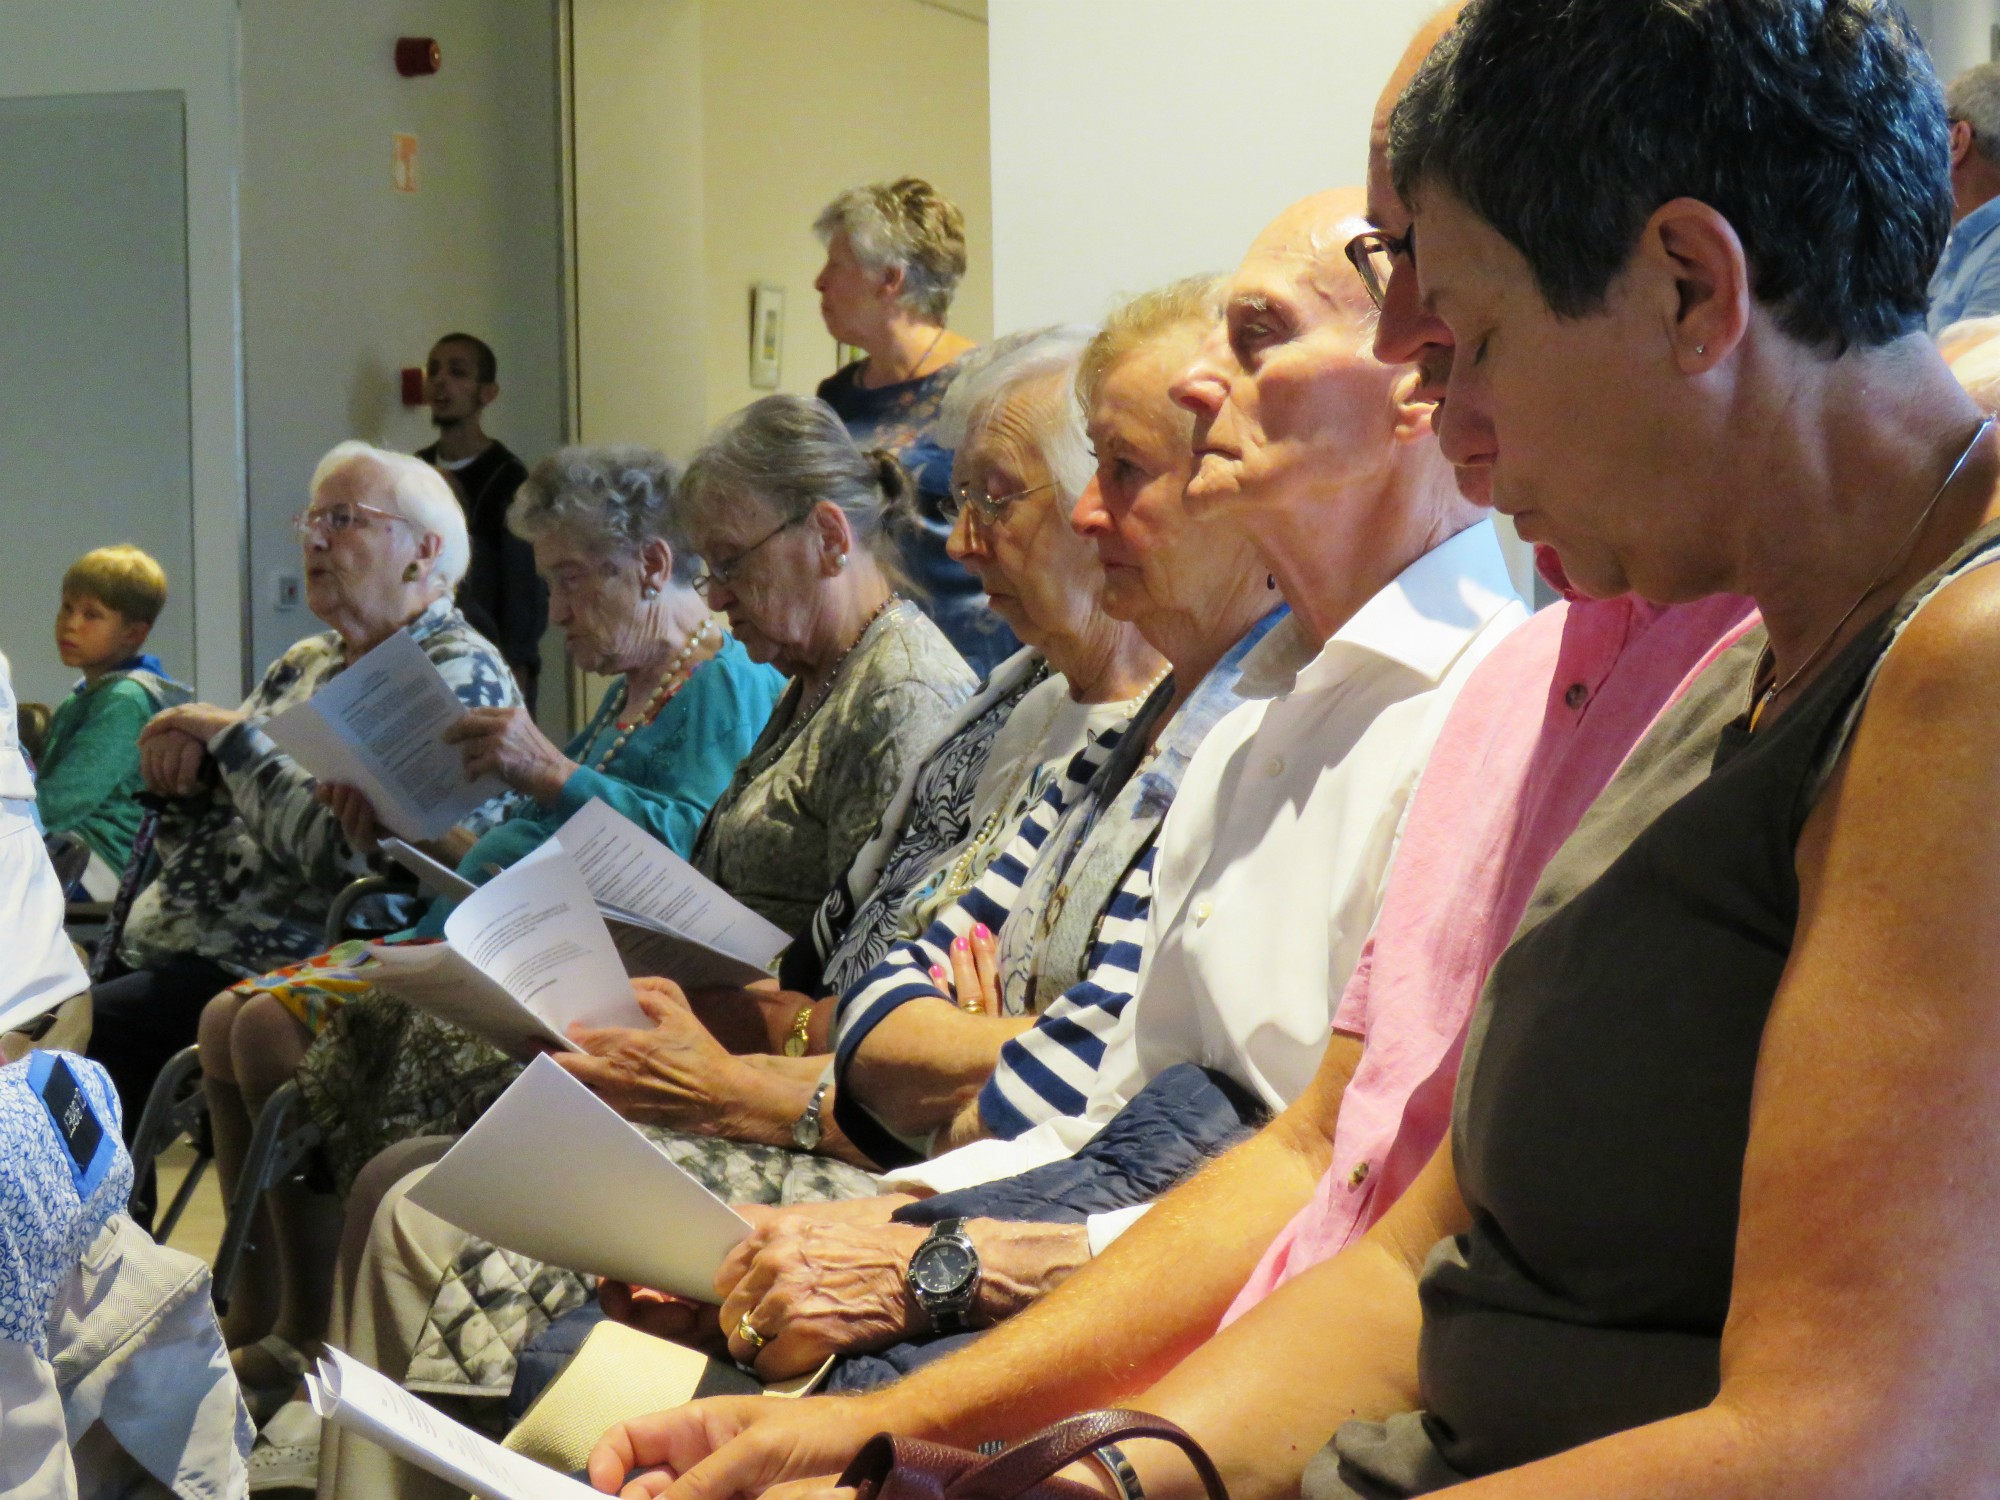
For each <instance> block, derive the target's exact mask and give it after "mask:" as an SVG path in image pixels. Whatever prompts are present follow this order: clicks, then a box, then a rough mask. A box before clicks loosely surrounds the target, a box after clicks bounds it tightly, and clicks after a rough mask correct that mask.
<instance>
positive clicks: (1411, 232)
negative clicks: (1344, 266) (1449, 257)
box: [1347, 224, 1417, 308]
mask: <svg viewBox="0 0 2000 1500" xmlns="http://www.w3.org/2000/svg"><path fill="white" fill-rule="evenodd" d="M1398 256H1404V257H1406V258H1408V259H1409V261H1410V263H1411V264H1412V265H1414V264H1415V263H1416V258H1417V226H1416V225H1414V224H1412V225H1411V226H1410V227H1409V228H1408V229H1406V230H1405V231H1404V232H1403V233H1401V234H1389V233H1387V232H1386V231H1384V230H1380V229H1364V230H1363V231H1362V232H1361V233H1360V234H1357V235H1356V236H1355V237H1354V238H1353V239H1351V240H1349V241H1348V242H1347V259H1348V261H1349V263H1350V264H1351V265H1353V267H1354V274H1355V275H1357V276H1359V277H1360V278H1361V284H1362V286H1364V287H1366V288H1367V290H1368V295H1369V296H1370V297H1372V298H1373V299H1374V300H1375V305H1376V306H1377V307H1378V308H1379V307H1380V306H1381V305H1382V303H1383V301H1384V300H1385V299H1386V298H1387V297H1388V295H1389V277H1390V274H1391V273H1392V272H1394V271H1395V269H1396V257H1398Z"/></svg>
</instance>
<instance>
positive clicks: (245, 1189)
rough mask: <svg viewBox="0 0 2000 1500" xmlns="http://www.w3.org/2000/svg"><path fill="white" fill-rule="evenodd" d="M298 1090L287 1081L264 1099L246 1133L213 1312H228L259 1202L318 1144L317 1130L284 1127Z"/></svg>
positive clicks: (215, 1284) (308, 1125) (217, 1256)
mask: <svg viewBox="0 0 2000 1500" xmlns="http://www.w3.org/2000/svg"><path fill="white" fill-rule="evenodd" d="M299 1104H300V1094H299V1086H298V1084H296V1083H287V1084H285V1085H284V1086H283V1087H281V1088H280V1089H278V1091H277V1092H276V1093H274V1094H272V1095H271V1097H270V1098H269V1099H267V1100H265V1101H264V1108H263V1109H262V1110H261V1111H260V1112H259V1113H258V1115H257V1126H256V1129H255V1130H253V1131H252V1132H251V1134H250V1149H249V1151H248V1152H247V1153H246V1154H245V1156H244V1159H243V1175H242V1177H241V1178H240V1179H239V1180H238V1181H237V1184H236V1192H235V1194H234V1195H233V1196H232V1197H231V1199H230V1202H229V1222H228V1225H227V1227H225V1228H224V1230H223V1232H222V1245H221V1247H220V1248H219V1249H218V1250H217V1251H216V1253H215V1275H214V1280H213V1287H214V1298H215V1308H216V1311H217V1312H227V1311H228V1310H229V1294H230V1292H231V1291H232V1290H233V1289H234V1287H235V1285H236V1273H237V1271H238V1270H240V1269H241V1267H242V1261H243V1252H244V1250H245V1249H246V1248H248V1246H249V1241H250V1225H251V1223H252V1222H253V1221H254V1220H255V1219H256V1217H257V1204H258V1201H259V1200H260V1199H261V1198H262V1197H263V1196H264V1193H265V1192H266V1190H268V1189H269V1188H272V1187H275V1186H276V1185H277V1184H278V1183H280V1182H282V1181H284V1179H285V1178H286V1177H287V1176H288V1175H289V1174H290V1173H291V1172H292V1170H293V1169H294V1168H296V1167H297V1166H298V1164H299V1162H300V1161H301V1160H303V1159H304V1157H305V1155H306V1153H307V1152H308V1151H311V1150H312V1149H313V1147H315V1146H317V1145H318V1144H319V1140H320V1132H319V1127H318V1126H317V1125H314V1124H313V1123H312V1122H311V1121H309V1120H308V1121H306V1122H305V1123H304V1124H301V1125H299V1126H297V1127H296V1128H294V1129H293V1130H291V1131H290V1133H287V1132H286V1129H285V1126H286V1124H287V1122H288V1121H290V1120H291V1118H292V1116H293V1115H294V1114H295V1113H297V1112H298V1109H299Z"/></svg>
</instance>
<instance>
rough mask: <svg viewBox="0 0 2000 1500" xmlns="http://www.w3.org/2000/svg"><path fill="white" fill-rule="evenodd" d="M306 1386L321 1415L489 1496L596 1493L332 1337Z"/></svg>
mask: <svg viewBox="0 0 2000 1500" xmlns="http://www.w3.org/2000/svg"><path fill="white" fill-rule="evenodd" d="M306 1394H307V1395H308V1397H310V1399H311V1401H312V1408H313V1410H314V1411H316V1412H318V1413H319V1415H320V1416H321V1417H323V1418H325V1419H326V1420H327V1421H329V1422H338V1423H339V1424H340V1425H341V1426H342V1427H345V1428H347V1429H348V1430H349V1431H351V1432H355V1433H357V1434H359V1435H360V1436H362V1437H365V1438H367V1439H368V1440H369V1441H370V1442H372V1443H379V1444H381V1446H383V1447H384V1448H387V1449H388V1450H389V1451H390V1452H391V1453H394V1454H396V1455H397V1456H398V1457H400V1458H405V1459H408V1460H409V1461H410V1462H411V1463H413V1464H415V1465H416V1466H417V1467H418V1468H420V1469H424V1470H426V1471H428V1472H430V1473H432V1474H436V1475H438V1476H439V1477H440V1478H442V1479H448V1480H450V1481H451V1482H452V1483H453V1484H456V1485H458V1486H460V1487H461V1488H463V1489H468V1490H471V1491H472V1492H473V1493H474V1494H476V1495H484V1496H487V1497H489V1500H599V1497H598V1495H597V1491H596V1490H594V1489H592V1488H591V1487H590V1486H589V1485H587V1484H580V1483H578V1482H577V1481H576V1480H574V1479H571V1478H569V1477H568V1476H567V1475H564V1474H558V1473H556V1472H555V1470H553V1469H545V1468H543V1467H542V1466H541V1465H540V1464H538V1463H536V1462H535V1461H534V1460H533V1459H532V1458H524V1457H522V1456H521V1455H520V1454H518V1453H510V1452H508V1451H507V1450H506V1449H505V1448H502V1447H501V1446H500V1445H499V1444H498V1443H496V1442H493V1441H492V1440H491V1439H489V1438H485V1437H481V1436H480V1435H479V1434H478V1433H476V1432H474V1431H473V1430H472V1429H471V1428H469V1427H466V1426H464V1425H463V1424H461V1423H459V1422H454V1421H453V1420H452V1419H451V1418H450V1417H447V1416H446V1415H445V1414H444V1413H443V1412H441V1411H438V1410H436V1409H435V1408H433V1407H431V1406H428V1405H426V1404H425V1403H424V1402H422V1401H419V1400H418V1399H417V1398H416V1397H415V1396H412V1395H411V1394H410V1393H409V1392H408V1391H406V1390H404V1389H403V1388H402V1387H401V1386H399V1385H397V1384H396V1383H395V1382H394V1381H393V1380H390V1379H388V1378H387V1377H386V1376H384V1375H380V1374H378V1373H376V1372H375V1371H374V1370H371V1369H369V1368H368V1366H366V1365H364V1364H362V1363H361V1361H359V1360H357V1359H353V1358H350V1357H349V1356H348V1355H346V1354H343V1353H342V1352H341V1351H340V1350H338V1349H335V1348H333V1347H332V1346H331V1345H329V1346H328V1348H327V1351H326V1354H325V1356H324V1357H323V1358H322V1359H321V1360H320V1362H319V1368H318V1369H317V1370H315V1371H313V1372H312V1373H310V1374H308V1375H307V1376H306Z"/></svg>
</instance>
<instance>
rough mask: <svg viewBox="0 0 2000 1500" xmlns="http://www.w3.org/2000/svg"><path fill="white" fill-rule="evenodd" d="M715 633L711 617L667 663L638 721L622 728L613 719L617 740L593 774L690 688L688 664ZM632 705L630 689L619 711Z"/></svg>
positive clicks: (599, 760) (621, 725)
mask: <svg viewBox="0 0 2000 1500" xmlns="http://www.w3.org/2000/svg"><path fill="white" fill-rule="evenodd" d="M715 633H716V626H715V616H714V615H710V616H709V617H708V618H707V619H705V620H703V621H702V622H701V629H699V630H697V631H696V632H695V633H694V634H693V635H691V636H689V637H688V640H687V644H686V645H685V646H683V647H681V649H680V654H679V655H678V656H676V657H675V658H674V659H673V660H672V661H670V662H668V663H667V670H666V671H664V672H662V673H661V674H660V685H659V686H658V687H656V688H654V689H653V696H652V697H650V698H648V699H647V700H646V706H645V707H644V708H643V709H641V710H640V711H639V717H638V718H636V719H634V720H633V721H632V722H631V723H629V724H621V723H619V722H618V720H617V719H616V718H615V717H614V718H613V720H612V726H611V727H612V728H614V729H616V730H617V731H618V735H617V738H615V739H613V740H612V742H611V743H610V744H609V745H606V746H605V747H604V751H603V753H602V754H600V755H599V756H598V757H597V764H596V765H594V766H592V767H591V769H592V770H593V771H601V770H603V769H604V768H605V767H606V766H608V765H610V764H611V761H612V758H613V757H614V756H616V755H617V754H618V752H619V751H620V750H623V749H624V748H625V742H626V741H627V740H629V739H631V738H632V736H633V735H634V734H636V733H638V732H639V731H640V730H641V729H643V728H645V727H646V726H647V725H648V724H650V723H652V722H653V720H655V719H657V718H658V717H659V716H660V712H661V710H663V709H664V708H665V707H666V706H667V704H668V703H670V702H671V701H672V700H673V696H674V694H675V693H678V692H679V691H680V690H681V689H682V688H684V687H686V686H687V681H688V679H689V678H690V677H692V676H694V667H693V666H691V665H689V663H690V662H691V661H692V660H693V658H694V654H695V652H697V651H699V650H700V649H701V647H702V644H703V642H705V641H708V640H710V639H711V638H712V637H713V636H714V635H715ZM631 701H632V693H631V689H630V687H627V689H626V691H625V702H624V703H622V704H620V705H619V707H620V708H621V709H623V708H629V707H631Z"/></svg>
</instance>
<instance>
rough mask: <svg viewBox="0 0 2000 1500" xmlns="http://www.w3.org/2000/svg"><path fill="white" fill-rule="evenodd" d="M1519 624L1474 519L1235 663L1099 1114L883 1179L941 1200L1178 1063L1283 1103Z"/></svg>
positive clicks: (1172, 840)
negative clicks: (1482, 673)
mask: <svg viewBox="0 0 2000 1500" xmlns="http://www.w3.org/2000/svg"><path fill="white" fill-rule="evenodd" d="M1527 617H1528V615H1527V609H1526V607H1525V606H1524V605H1523V604H1522V602H1521V600H1520V597H1519V596H1518V595H1517V594H1516V593H1515V592H1514V588H1513V585H1512V583H1511V581H1510V580H1509V577H1508V574H1507V568H1506V562H1505V559H1504V558H1503V557H1502V556H1501V553H1500V545H1499V541H1498V538H1497V537H1496V536H1495V535H1494V531H1493V525H1492V522H1490V521H1482V522H1480V523H1479V524H1477V525H1474V526H1471V527H1468V528H1467V529H1465V530H1464V531H1461V532H1459V533H1458V535H1456V536H1454V537H1452V538H1451V539H1450V540H1448V541H1446V542H1444V543H1442V544H1440V545H1439V546H1437V547H1435V548H1433V549H1432V550H1431V551H1429V552H1428V553H1426V554H1425V555H1424V556H1422V557H1420V558H1418V559H1417V560H1416V561H1415V562H1413V563H1411V564H1410V565H1409V566H1408V567H1407V568H1405V569H1404V570H1403V571H1402V572H1401V573H1400V574H1398V575H1397V577H1396V578H1395V580H1394V581H1393V582H1391V583H1390V584H1389V585H1388V586H1387V587H1385V588H1383V589H1382V590H1381V591H1380V592H1379V593H1377V594H1376V595H1375V596H1374V597H1373V598H1372V599H1370V600H1369V601H1368V602H1367V603H1366V604H1364V605H1363V606H1362V607H1361V608H1360V609H1359V610H1358V611H1356V612H1355V614H1354V616H1353V618H1351V619H1350V620H1348V621H1347V623H1346V624H1345V625H1343V626H1341V628H1340V629H1339V630H1337V631H1336V632H1334V634H1333V636H1332V638H1331V639H1330V640H1328V641H1327V642H1326V644H1325V645H1324V646H1323V647H1319V648H1317V649H1316V648H1315V647H1314V645H1313V643H1312V642H1311V641H1310V640H1309V639H1308V638H1307V637H1305V635H1304V634H1303V633H1302V631H1301V630H1300V628H1299V626H1298V625H1297V622H1296V617H1293V618H1292V619H1288V620H1285V621H1283V622H1281V623H1280V624H1279V625H1278V626H1277V627H1276V628H1274V629H1273V630H1272V632H1271V633H1270V635H1268V636H1266V637H1265V639H1264V640H1263V641H1261V642H1260V643H1259V644H1258V646H1257V648H1256V649H1255V650H1254V651H1252V652H1251V654H1250V656H1249V657H1248V659H1247V660H1246V661H1245V663H1244V675H1243V679H1242V682H1241V684H1240V685H1239V691H1241V692H1242V693H1243V694H1244V696H1246V697H1250V698H1253V699H1254V701H1251V702H1248V703H1245V704H1244V705H1243V706H1242V707H1240V708H1237V709H1235V710H1234V711H1232V712H1231V713H1229V714H1228V715H1226V716H1225V717H1224V718H1223V719H1222V720H1221V721H1220V722H1219V723H1218V724H1217V725H1216V726H1215V728H1214V729H1213V730H1211V731H1210V732H1209V734H1208V737H1207V738H1206V739H1205V740H1203V741H1202V744H1201V748H1200V749H1199V750H1198V751H1197V752H1196V753H1195V756H1194V759H1193V760H1192V761H1191V762H1190V763H1189V766H1188V769H1187V774H1186V776H1185V777H1184V778H1183V780H1182V783H1181V787H1180V791H1179V794H1178V795H1177V796H1176V797H1175V799H1174V804H1173V807H1172V808H1171V809H1170V810H1169V811H1168V813H1167V817H1166V821H1165V823H1164V824H1163V825H1162V827H1161V830H1160V838H1159V854H1158V859H1157V862H1156V865H1155V869H1154V891H1153V903H1152V910H1151V914H1150V916H1149V918H1148V928H1149V930H1148V935H1147V943H1146V960H1145V966H1144V968H1143V969H1142V970H1141V973H1140V976H1139V985H1138V992H1137V995H1136V997H1135V998H1134V1000H1133V1001H1132V1003H1131V1004H1130V1005H1129V1006H1127V1007H1126V1009H1125V1012H1124V1014H1123V1016H1122V1017H1121V1018H1120V1022H1119V1026H1118V1029H1117V1032H1116V1033H1115V1034H1114V1035H1113V1036H1112V1037H1111V1038H1109V1045H1108V1047H1107V1051H1106V1055H1105V1058H1104V1064H1103V1066H1102V1067H1101V1068H1100V1069H1099V1071H1098V1075H1097V1080H1096V1086H1095V1088H1094V1090H1093V1092H1092V1095H1091V1102H1090V1105H1089V1107H1088V1109H1087V1110H1086V1111H1085V1112H1084V1114H1083V1115H1082V1116H1080V1117H1077V1118H1065V1119H1059V1120H1051V1121H1048V1122H1046V1123H1045V1124H1042V1125H1039V1126H1037V1127H1036V1128H1035V1129H1033V1130H1031V1131H1029V1132H1027V1133H1026V1134H1024V1135H1022V1136H1020V1137H1018V1138H1017V1139H1015V1140H1011V1141H978V1142H974V1143H973V1144H972V1145H970V1146H967V1147H964V1148H962V1149H960V1150H958V1151H954V1152H951V1153H949V1154H947V1155H945V1156H942V1157H939V1158H938V1159H937V1160H936V1161H933V1162H927V1163H923V1164H920V1165H919V1166H916V1167H912V1168H909V1169H906V1170H904V1171H902V1172H898V1173H895V1174H892V1176H891V1178H890V1179H888V1180H889V1182H890V1183H891V1184H892V1185H893V1184H902V1183H911V1184H921V1185H923V1186H926V1187H929V1188H931V1189H932V1190H934V1191H939V1192H945V1191H950V1190H951V1189H954V1188H958V1187H965V1186H970V1185H972V1184H974V1183H980V1182H991V1181H994V1180H996V1179H997V1178H1000V1177H1005V1176H1011V1175H1013V1174H1014V1173H1017V1172H1022V1171H1026V1170H1028V1169H1030V1168H1032V1167H1036V1166H1040V1165H1042V1164H1043V1163H1045V1162H1049V1161H1054V1160H1059V1159H1060V1158H1062V1157H1065V1156H1068V1155H1070V1154H1072V1153H1073V1152H1074V1151H1075V1150H1076V1149H1077V1148H1078V1147H1080V1146H1081V1145H1082V1144H1083V1143H1084V1142H1085V1141H1087V1140H1088V1139H1089V1138H1090V1137H1091V1136H1092V1135H1094V1134H1095V1133H1096V1131H1097V1130H1098V1129H1099V1128H1100V1127H1102V1126H1103V1125H1104V1124H1105V1123H1106V1122H1107V1121H1108V1120H1110V1119H1111V1117H1112V1116H1113V1115H1115V1114H1116V1113H1117V1112H1118V1111H1119V1110H1120V1109H1122V1108H1123V1107H1124V1105H1125V1103H1126V1102H1127V1101H1128V1100H1129V1099H1130V1098H1131V1097H1132V1096H1133V1095H1134V1094H1136V1093H1137V1092H1138V1091H1139V1090H1140V1089H1141V1088H1143V1087H1144V1086H1145V1084H1146V1083H1147V1081H1148V1080H1150V1079H1151V1078H1153V1077H1154V1076H1155V1075H1157V1074H1158V1073H1160V1072H1162V1071H1164V1070H1165V1069H1166V1068H1168V1067H1171V1066H1173V1065H1174V1064H1176V1063H1182V1062H1194V1063H1199V1064H1201V1065H1202V1066H1204V1067H1209V1068H1213V1069H1216V1070H1218V1071H1220V1072H1224V1073H1227V1074H1228V1075H1229V1076H1230V1077H1231V1078H1233V1079H1235V1080H1236V1081H1237V1082H1238V1083H1240V1084H1242V1085H1243V1086H1244V1087H1246V1088H1248V1089H1250V1090H1252V1091H1253V1092H1255V1093H1256V1094H1257V1095H1258V1096H1260V1097H1261V1098H1262V1099H1263V1100H1264V1102H1265V1103H1266V1104H1267V1105H1269V1106H1270V1107H1271V1108H1273V1109H1281V1108H1283V1107H1284V1106H1285V1105H1286V1104H1287V1103H1289V1102H1290V1101H1291V1100H1292V1099H1294V1098H1296V1097H1297V1096H1298V1094H1299V1093H1300V1092H1302V1091H1303V1090H1304V1088H1305V1086H1306V1084H1307V1082H1308V1081H1309V1080H1310V1079H1311V1078H1312V1075H1313V1071H1314V1069H1315V1068H1317V1066H1318V1064H1319V1059H1320V1054H1321V1053H1322V1052H1323V1051H1324V1050H1325V1047H1326V1039H1327V1034H1328V1032H1329V1030H1330V1028H1331V1026H1332V1022H1333V1008H1334V1004H1335V1002H1336V1001H1337V999H1338V997H1339V995H1340V993H1341V990H1342V988H1343V987H1344V986H1345V984H1346V983H1347V978H1348V975H1349V973H1350V972H1351V971H1352V970H1353V968H1354V964H1355V962H1356V960H1357V959H1358V958H1359V957H1360V954H1361V948H1362V944H1363V942H1364V941H1365V940H1366V939H1367V936H1368V932H1369V929H1370V928H1371V927H1372V926H1373V925H1374V921H1375V914H1376V911H1377V909H1378V908H1379V907H1380V904H1381V899H1382V891H1383V887H1384V885H1385V883H1386V881H1387V877H1388V869H1389V859H1390V856H1391V855H1392V854H1393V853H1394V852H1395V845H1396V836H1397V833H1398V831H1399V829H1400V827H1401V824H1402V818H1403V813H1404V810H1405V809H1406V808H1407V806H1408V805H1409V799H1410V793H1411V792H1412V791H1413V790H1414V789H1415V787H1416V783H1417V778H1418V776H1419V774H1420V773H1421V772H1422V770H1423V766H1424V762H1425V760H1426V759H1427V758H1428V757H1429V755H1430V750H1431V746H1432V744H1433V743H1434V742H1435V740H1436V738H1437V734H1438V730H1439V729H1440V727H1441V726H1442V725H1443V723H1444V719H1445V716H1446V715H1447V713H1448V712H1449V711H1450V708H1451V704H1452V702H1453V700H1454V699H1455V698H1456V697H1457V695H1458V692H1459V689H1460V688H1461V687H1462V686H1463V685H1464V683H1465V680H1466V678H1467V677H1468V676H1470V675H1471V673H1472V670H1473V668H1474V667H1475V666H1477V665H1478V664H1479V662H1480V661H1482V660H1483V659H1484V658H1485V656H1486V654H1487V652H1489V651H1491V650H1492V649H1493V647H1494V646H1496V645H1498V644H1499V643H1500V641H1501V640H1502V639H1504V638H1505V637H1506V635H1507V634H1508V633H1509V632H1510V631H1512V630H1513V629H1515V627H1517V626H1518V625H1520V624H1521V623H1522V622H1523V621H1525V620H1526V619H1527ZM1266 695H1268V696H1266ZM1093 1238H1094V1240H1095V1238H1096V1237H1095V1236H1093Z"/></svg>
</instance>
